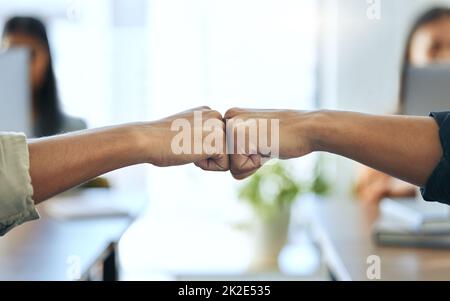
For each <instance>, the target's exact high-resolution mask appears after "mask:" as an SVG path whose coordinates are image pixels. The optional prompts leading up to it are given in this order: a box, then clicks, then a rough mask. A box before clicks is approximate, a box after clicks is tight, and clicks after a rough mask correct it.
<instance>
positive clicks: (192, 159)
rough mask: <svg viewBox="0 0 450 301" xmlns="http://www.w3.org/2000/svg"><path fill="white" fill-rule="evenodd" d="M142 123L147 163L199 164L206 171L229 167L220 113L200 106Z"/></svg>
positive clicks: (227, 168)
mask: <svg viewBox="0 0 450 301" xmlns="http://www.w3.org/2000/svg"><path fill="white" fill-rule="evenodd" d="M141 126H142V127H141V130H142V131H141V132H142V136H143V137H144V138H143V139H142V141H144V143H143V147H142V148H141V149H143V152H144V153H145V154H146V156H147V160H146V162H149V163H151V164H153V165H156V166H160V167H163V166H176V165H184V164H189V163H195V165H196V166H198V167H200V168H202V169H204V170H209V171H228V170H229V158H228V155H227V154H226V151H225V150H226V144H225V124H224V122H223V118H222V115H221V114H220V113H219V112H217V111H213V110H211V109H210V108H209V107H199V108H194V109H191V110H188V111H185V112H181V113H179V114H176V115H173V116H170V117H167V118H164V119H161V120H158V121H155V122H151V123H148V124H143V125H141Z"/></svg>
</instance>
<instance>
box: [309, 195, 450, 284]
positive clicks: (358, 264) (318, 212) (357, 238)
mask: <svg viewBox="0 0 450 301" xmlns="http://www.w3.org/2000/svg"><path fill="white" fill-rule="evenodd" d="M309 211H310V212H309V216H311V222H312V229H313V232H314V234H315V237H316V239H317V242H318V244H319V246H320V248H321V250H322V252H323V256H324V260H325V264H326V265H327V267H328V269H329V271H330V273H331V275H332V278H334V279H335V280H360V281H367V280H369V279H368V277H367V269H368V267H369V264H368V263H367V258H368V256H371V255H377V256H379V258H380V260H381V280H450V250H428V249H411V248H396V247H379V246H377V245H375V244H374V243H373V241H372V238H371V228H372V226H373V224H374V222H375V220H376V219H377V217H378V215H379V212H378V209H377V207H365V206H362V205H358V204H353V203H350V202H345V203H344V202H337V201H332V200H320V201H316V202H314V204H312V205H311V206H310V207H309Z"/></svg>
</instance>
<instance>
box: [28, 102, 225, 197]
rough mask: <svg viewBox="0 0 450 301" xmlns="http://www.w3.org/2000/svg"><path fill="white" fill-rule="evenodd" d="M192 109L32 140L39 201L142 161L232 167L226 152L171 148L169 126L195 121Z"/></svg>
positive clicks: (206, 111)
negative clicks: (156, 118)
mask: <svg viewBox="0 0 450 301" xmlns="http://www.w3.org/2000/svg"><path fill="white" fill-rule="evenodd" d="M194 110H195V111H199V110H200V111H203V116H204V118H211V119H217V120H219V121H220V122H222V117H221V115H220V114H219V113H217V112H215V111H211V110H209V108H206V107H205V108H197V109H194ZM194 110H191V111H187V112H184V113H180V114H178V115H174V116H171V117H168V118H166V119H163V120H160V121H156V122H149V123H136V124H128V125H122V126H116V127H108V128H102V129H95V130H89V131H81V132H77V133H73V134H67V135H61V136H55V137H50V138H44V139H37V140H31V141H30V142H29V153H30V175H31V180H32V185H33V188H34V195H33V199H34V201H35V202H36V203H40V202H42V201H44V200H46V199H48V198H50V197H52V196H54V195H56V194H58V193H61V192H63V191H65V190H67V189H69V188H72V187H74V186H76V185H79V184H81V183H83V182H85V181H87V180H89V179H91V178H94V177H96V176H99V175H101V174H104V173H106V172H109V171H112V170H115V169H118V168H122V167H125V166H130V165H135V164H141V163H150V164H153V165H157V166H169V165H183V164H188V163H192V162H196V164H197V165H198V166H199V167H201V168H203V169H208V170H218V171H221V170H228V156H226V155H223V153H224V152H223V151H218V152H217V153H218V154H219V155H214V156H212V155H207V154H182V155H175V154H174V153H173V152H172V150H171V142H172V138H173V137H174V135H176V132H173V131H172V130H171V125H172V122H173V121H174V120H176V119H185V120H188V121H189V122H190V123H191V124H192V125H193V124H194V122H193V112H194ZM193 127H194V126H193ZM193 130H194V129H193ZM200 132H201V133H203V135H206V134H207V133H206V132H204V131H203V129H200Z"/></svg>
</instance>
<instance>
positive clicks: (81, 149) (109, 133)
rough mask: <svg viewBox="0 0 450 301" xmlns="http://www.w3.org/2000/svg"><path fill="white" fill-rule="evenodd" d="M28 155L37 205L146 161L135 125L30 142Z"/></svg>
mask: <svg viewBox="0 0 450 301" xmlns="http://www.w3.org/2000/svg"><path fill="white" fill-rule="evenodd" d="M29 153H30V175H31V180H32V184H33V188H34V195H33V198H34V200H35V202H36V203H39V202H42V201H44V200H45V199H48V198H50V197H52V196H54V195H56V194H58V193H60V192H63V191H65V190H67V189H69V188H72V187H74V186H77V185H79V184H82V183H84V182H86V181H87V180H89V179H91V178H94V177H96V176H99V175H101V174H104V173H107V172H109V171H112V170H115V169H118V168H121V167H125V166H129V165H134V164H139V163H143V161H145V160H144V158H143V156H142V155H141V152H140V139H139V137H138V131H137V130H136V126H134V125H126V126H117V127H109V128H103V129H97V130H90V131H83V132H78V133H73V134H67V135H62V136H56V137H50V138H45V139H38V140H31V141H29Z"/></svg>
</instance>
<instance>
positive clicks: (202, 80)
mask: <svg viewBox="0 0 450 301" xmlns="http://www.w3.org/2000/svg"><path fill="white" fill-rule="evenodd" d="M435 4H448V5H450V1H433V3H430V1H427V0H414V1H411V0H396V1H387V0H382V1H381V14H380V19H375V20H374V19H371V18H369V17H368V15H367V10H368V7H369V5H370V4H369V3H368V1H366V0H301V1H299V0H96V1H88V0H14V1H10V0H0V23H4V21H6V20H7V18H8V17H10V16H13V15H33V16H38V17H40V18H41V19H42V20H43V21H45V23H46V25H47V27H48V31H49V35H50V43H51V46H52V51H53V55H54V64H55V72H56V76H57V80H58V87H59V94H60V99H61V102H62V104H63V108H64V110H65V111H66V112H68V113H70V114H73V115H75V116H80V117H82V118H84V119H85V120H86V121H87V123H88V125H89V127H98V126H103V125H109V124H116V123H123V122H129V121H137V120H152V119H157V118H161V117H164V116H166V115H169V114H172V113H176V112H178V111H182V110H185V109H187V108H192V107H196V106H201V105H205V104H206V105H209V106H211V107H213V108H215V109H217V110H219V111H221V112H224V111H225V110H226V109H227V108H230V107H234V106H240V107H258V108H259V107H260V108H293V109H305V110H309V109H317V108H328V109H342V110H353V111H362V112H370V113H387V112H392V111H393V110H394V109H395V107H396V101H397V94H398V84H399V70H400V63H401V56H402V51H403V45H404V43H405V39H406V34H407V31H408V29H409V26H410V24H411V22H412V21H413V20H414V18H415V17H416V16H417V15H418V14H419V13H420V12H422V11H423V10H424V9H426V8H428V7H430V6H432V5H435ZM326 160H327V167H326V169H327V170H326V177H327V179H328V180H329V182H330V183H331V184H332V186H331V193H332V194H333V196H334V199H337V200H340V199H341V200H343V201H344V200H345V201H350V200H351V199H352V197H353V194H352V187H353V183H354V175H355V169H356V164H355V163H352V162H350V161H348V160H345V159H338V158H336V157H334V156H327V157H326ZM316 162H317V156H309V157H307V158H303V159H299V160H295V161H293V162H291V165H292V167H293V170H294V173H295V174H296V176H297V177H299V178H309V177H311V176H312V175H313V172H314V165H315V164H316ZM109 177H110V179H111V181H112V185H114V186H115V187H117V188H119V189H123V190H125V191H126V190H135V191H138V190H142V191H144V190H145V191H146V192H148V194H149V196H150V200H149V204H148V207H147V209H146V211H145V212H143V214H142V217H141V218H140V219H139V220H138V221H137V222H136V223H135V225H134V226H133V227H132V228H131V229H130V230H129V231H128V232H127V233H126V235H125V236H124V238H123V239H122V242H121V246H120V251H121V253H120V254H121V256H120V258H121V265H122V269H123V277H124V279H173V278H174V277H183V276H186V277H189V276H192V277H194V276H199V277H202V276H207V275H239V274H240V273H242V272H243V271H245V268H246V264H247V263H248V261H249V258H250V257H251V256H252V255H251V254H252V253H251V246H250V245H249V242H248V237H247V236H246V235H245V233H243V231H239V230H237V228H238V227H237V225H240V224H241V223H242V222H243V221H245V220H247V219H248V216H249V214H250V212H249V208H248V207H247V206H246V204H244V203H242V202H239V201H238V198H237V191H238V187H239V186H240V185H242V183H238V182H236V181H234V180H233V179H232V178H231V176H230V175H229V174H207V175H205V174H204V172H202V171H200V170H197V169H196V168H194V167H192V166H186V167H181V168H168V169H157V168H155V167H148V166H140V167H133V168H129V169H126V170H123V171H119V172H115V173H112V174H111V175H109ZM293 216H294V217H296V215H295V214H293ZM296 223H297V224H301V214H299V215H298V217H297V219H295V218H294V220H293V224H296ZM291 239H292V244H293V245H292V248H293V249H292V250H294V251H292V252H289V250H288V251H286V252H285V253H284V255H285V257H286V258H285V261H286V262H287V263H286V264H285V266H287V267H288V268H287V269H286V273H293V274H294V275H298V276H299V277H300V276H301V277H316V276H315V275H316V272H317V270H319V269H320V262H319V259H318V254H317V252H316V250H315V248H314V245H313V244H311V243H309V240H308V239H307V237H306V238H305V237H303V236H302V235H301V234H299V235H298V236H295V237H291ZM293 266H294V267H295V268H294V269H293V268H292V267H293ZM289 267H290V268H289ZM292 270H293V271H292Z"/></svg>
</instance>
